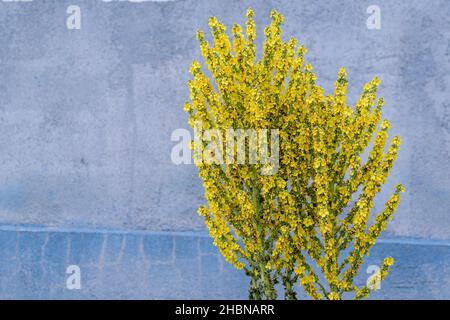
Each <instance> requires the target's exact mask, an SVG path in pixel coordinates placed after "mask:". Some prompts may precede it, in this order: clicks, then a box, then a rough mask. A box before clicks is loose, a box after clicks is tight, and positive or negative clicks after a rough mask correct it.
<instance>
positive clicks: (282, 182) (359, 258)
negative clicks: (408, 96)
mask: <svg viewBox="0 0 450 320" xmlns="http://www.w3.org/2000/svg"><path fill="white" fill-rule="evenodd" d="M253 16H254V13H253V11H252V10H251V9H249V10H248V11H247V22H246V25H245V31H244V30H243V28H242V27H241V26H240V25H234V26H233V28H232V30H231V33H232V39H231V40H230V37H229V36H228V35H227V33H226V27H225V26H224V25H223V24H222V23H221V22H219V21H218V20H217V19H216V18H215V17H212V18H211V19H210V21H209V27H210V29H211V40H210V41H208V40H207V37H206V36H205V34H204V33H203V32H202V31H199V32H198V34H197V38H198V40H199V42H200V49H201V53H202V56H203V57H204V59H205V65H206V67H207V69H208V70H209V73H210V77H208V76H207V74H206V72H205V71H203V70H202V65H201V64H200V63H199V62H198V61H194V62H193V63H192V66H191V68H190V73H191V74H192V77H193V78H192V79H191V80H190V81H189V89H190V101H189V102H187V103H186V104H185V106H184V110H185V111H186V112H188V113H189V123H190V125H191V126H193V127H194V125H195V123H198V122H201V123H202V125H203V127H204V128H205V129H217V130H219V132H226V130H227V129H229V128H233V129H236V128H239V129H279V132H280V143H279V147H280V152H279V154H280V159H279V161H280V163H279V170H278V172H277V173H276V174H274V175H262V174H260V169H261V166H262V165H261V164H234V163H233V164H220V163H212V164H211V163H208V164H207V163H201V162H196V165H197V166H198V169H199V175H200V177H201V178H202V180H203V184H204V189H205V198H206V200H207V203H208V205H206V206H202V207H201V208H200V209H199V214H200V215H201V216H203V217H204V218H205V222H206V225H207V227H208V228H209V231H210V234H211V236H212V237H213V238H214V243H215V245H217V247H218V248H219V249H220V251H221V253H222V254H223V255H224V257H225V258H226V259H227V261H229V262H230V263H232V264H234V265H235V267H236V268H239V269H242V268H244V270H245V272H246V273H247V274H248V275H249V276H250V277H251V279H252V281H251V288H250V297H251V298H268V299H271V298H275V297H276V290H274V289H273V287H274V285H275V283H276V282H277V281H279V279H281V280H282V282H283V284H284V287H285V290H286V291H285V296H286V297H288V298H295V292H294V289H293V288H292V287H293V284H294V283H295V282H299V283H300V284H301V285H302V286H303V288H304V290H305V291H306V292H307V293H308V294H309V295H310V296H312V297H313V298H314V299H322V298H327V299H341V298H342V296H343V294H344V293H346V292H354V293H355V298H358V299H359V298H363V297H366V296H367V295H368V294H369V293H370V290H369V289H368V288H366V287H363V288H357V287H356V286H355V285H354V284H353V281H354V278H355V276H356V275H357V273H358V270H359V268H360V266H361V264H362V262H363V258H364V257H365V256H366V255H368V253H369V250H370V248H371V247H372V246H373V245H374V244H375V241H376V239H377V237H378V236H379V235H380V233H381V231H383V230H384V229H385V228H386V225H387V222H388V220H389V219H390V218H391V217H392V215H393V213H394V211H395V210H396V208H397V206H398V205H399V201H400V193H401V192H403V187H402V186H401V185H399V186H397V188H396V190H395V192H394V193H393V195H392V197H391V198H390V200H389V201H388V202H387V203H386V206H385V208H384V210H383V211H382V212H381V213H380V214H378V215H377V216H376V219H375V222H374V223H373V224H370V223H369V217H370V214H371V212H372V209H373V205H374V198H375V195H376V194H377V193H379V192H380V189H381V186H382V185H383V184H384V183H385V182H386V179H387V177H388V175H389V172H390V170H391V168H392V166H393V163H394V160H395V159H396V156H397V152H398V150H399V146H400V138H399V137H394V138H393V139H392V141H391V142H390V146H389V147H388V149H387V151H386V152H385V147H386V145H387V144H388V130H389V127H390V124H389V122H388V121H387V120H381V109H382V107H383V100H382V99H381V98H379V99H377V88H378V86H379V84H380V80H379V79H378V78H374V79H373V80H372V81H370V82H369V83H367V84H366V85H365V86H364V89H363V92H362V94H361V96H360V98H359V100H358V101H357V103H356V105H355V106H354V107H351V106H349V105H348V104H347V101H346V92H347V73H346V71H345V69H343V68H342V69H341V70H340V71H339V73H338V76H337V80H336V82H335V88H334V93H333V94H332V95H326V94H325V93H324V90H323V89H322V88H321V87H320V86H318V85H317V83H316V75H315V74H314V73H313V68H312V66H311V65H309V64H305V54H306V49H305V48H304V47H303V46H298V44H297V40H296V39H293V38H292V39H289V40H288V41H287V42H285V41H283V39H282V29H281V24H282V22H283V16H282V15H281V14H279V13H278V12H276V11H272V13H271V17H272V22H271V23H270V25H269V26H268V27H266V28H265V30H264V35H265V42H264V47H263V52H262V57H261V59H260V60H257V59H256V46H255V39H256V31H255V30H256V28H255V22H254V19H253ZM380 121H381V123H380ZM373 137H374V139H373V144H372V146H371V148H370V150H369V145H370V144H371V141H372V138H373ZM200 143H201V145H200V149H201V151H202V150H205V148H206V144H205V143H203V142H200ZM363 154H367V155H368V158H367V160H366V161H365V162H363V161H362V155H363ZM347 249H349V253H348V254H347V256H346V257H342V256H341V255H342V254H343V252H344V251H345V250H347ZM346 252H347V251H346ZM392 263H393V259H392V258H387V259H386V260H385V261H384V264H383V267H382V269H381V279H384V278H385V277H386V276H387V272H388V268H389V266H390V265H392ZM313 266H314V267H313ZM320 279H321V280H320Z"/></svg>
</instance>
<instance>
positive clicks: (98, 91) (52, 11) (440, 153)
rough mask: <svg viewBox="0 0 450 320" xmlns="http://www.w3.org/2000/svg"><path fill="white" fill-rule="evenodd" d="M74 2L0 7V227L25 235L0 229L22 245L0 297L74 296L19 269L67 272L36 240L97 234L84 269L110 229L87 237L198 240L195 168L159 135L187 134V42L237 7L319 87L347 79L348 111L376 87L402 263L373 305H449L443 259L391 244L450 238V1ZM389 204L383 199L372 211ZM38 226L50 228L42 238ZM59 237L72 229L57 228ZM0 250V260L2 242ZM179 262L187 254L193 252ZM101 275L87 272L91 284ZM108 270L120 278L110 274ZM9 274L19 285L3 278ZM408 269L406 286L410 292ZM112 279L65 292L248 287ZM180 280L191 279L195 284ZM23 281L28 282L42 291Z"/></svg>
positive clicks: (193, 47)
mask: <svg viewBox="0 0 450 320" xmlns="http://www.w3.org/2000/svg"><path fill="white" fill-rule="evenodd" d="M74 2H76V3H72V1H62V0H61V1H59V0H58V1H54V0H47V1H45V0H34V1H33V2H30V3H11V2H7V3H6V2H2V1H0V150H1V152H0V181H1V183H0V223H1V224H3V225H5V226H10V227H11V226H13V225H16V224H20V225H28V226H30V227H31V228H32V230H35V231H33V232H32V233H24V236H23V237H24V238H23V239H22V238H21V237H22V235H21V233H20V232H18V231H14V232H12V231H9V232H7V231H5V230H8V228H6V229H5V230H3V231H1V230H0V237H1V238H2V239H4V241H16V240H14V239H15V238H14V237H16V236H17V237H19V240H18V241H19V242H17V243H18V244H17V245H16V247H15V248H16V249H17V248H22V249H20V250H21V251H13V256H12V257H15V258H14V259H12V260H11V261H16V262H14V263H13V262H11V263H5V262H2V265H1V267H2V268H9V270H10V272H13V273H8V272H7V271H4V272H0V280H2V281H6V280H8V282H7V283H8V284H5V283H4V282H3V283H1V282H0V284H1V285H2V286H3V287H2V288H5V286H9V287H8V288H9V289H8V290H7V289H2V291H0V296H2V297H23V296H27V294H29V295H30V296H34V297H38V296H40V295H41V294H42V295H43V296H45V297H49V296H52V293H51V292H54V294H53V296H54V297H68V296H67V295H70V294H73V293H67V292H66V293H61V292H60V291H57V290H59V289H58V288H57V287H52V286H53V283H54V282H55V281H56V283H58V286H63V284H61V281H63V279H62V278H61V279H59V278H58V279H59V280H55V279H52V280H49V279H47V280H46V281H47V282H45V280H44V279H45V278H44V275H43V274H41V273H39V271H36V270H35V269H34V268H31V269H30V268H29V266H30V265H31V264H35V265H38V266H43V268H44V267H45V266H47V265H48V266H54V267H56V268H57V270H58V271H55V272H57V274H58V275H59V276H60V277H63V274H62V275H61V274H60V273H59V272H61V269H62V268H63V265H64V264H65V263H70V261H68V260H67V261H66V260H64V258H63V257H62V256H61V255H59V254H56V253H55V257H54V259H55V261H56V262H55V264H54V265H52V264H51V263H48V264H47V260H45V259H47V258H45V257H44V256H39V257H37V256H36V255H40V254H41V253H42V252H44V253H45V252H46V251H45V250H46V249H45V248H46V245H43V244H45V243H47V242H46V241H48V243H51V241H52V239H53V237H57V238H58V237H60V238H61V239H62V241H69V240H67V239H68V238H70V237H72V236H73V237H81V238H83V237H87V238H89V237H91V235H92V234H97V235H96V236H95V237H98V239H97V240H98V241H97V240H93V241H94V242H92V243H91V242H89V241H88V242H86V243H84V245H83V248H84V249H83V250H84V251H85V252H86V254H87V255H91V254H92V255H93V256H95V257H97V256H96V254H97V253H95V252H97V251H96V250H97V245H99V243H100V242H102V241H104V240H102V239H103V235H104V234H105V233H107V232H106V231H96V230H97V228H102V229H105V230H108V229H112V228H113V229H120V230H124V231H123V232H125V233H126V232H131V233H133V232H135V231H133V230H136V229H143V230H149V231H158V232H160V231H191V232H192V231H195V232H197V231H198V232H200V233H202V232H203V230H204V228H203V222H202V220H201V219H200V218H199V217H197V215H196V209H197V207H198V205H199V203H201V202H202V187H201V184H200V181H199V179H198V178H197V171H196V169H195V167H193V166H189V165H181V166H176V165H174V164H173V163H172V162H171V160H170V151H171V148H172V146H173V145H174V143H173V142H171V141H170V134H171V133H172V131H173V130H174V129H177V128H187V127H188V126H187V123H186V122H187V117H186V115H185V114H184V113H183V111H182V105H183V103H184V101H186V100H187V99H188V92H187V88H186V81H187V80H188V78H189V75H188V72H187V71H188V68H189V65H190V62H191V60H192V59H194V58H197V59H198V58H199V50H198V47H197V42H196V40H195V32H196V30H197V29H198V28H203V29H206V28H207V21H208V17H209V16H211V15H216V16H217V17H218V18H219V19H221V20H223V22H225V24H226V25H228V26H231V24H232V23H235V22H238V23H243V22H244V21H245V10H246V8H247V7H248V6H252V7H253V8H254V10H255V13H256V17H255V18H256V23H257V31H258V34H259V37H258V44H259V45H260V44H261V43H262V36H261V35H262V30H263V27H264V26H265V25H266V24H267V23H268V22H269V20H270V19H269V12H270V10H271V9H273V8H275V9H277V10H279V11H280V12H281V13H283V14H284V15H285V24H284V30H285V35H286V38H287V37H289V36H295V37H297V38H298V39H299V40H300V42H301V43H303V44H305V46H306V47H307V48H308V49H309V53H308V60H309V62H311V63H312V64H313V65H314V66H315V70H316V72H317V73H318V76H319V81H320V83H321V84H322V85H323V86H324V87H325V88H326V89H327V90H331V89H332V87H333V82H334V79H335V78H336V74H337V72H338V69H339V68H340V67H341V66H345V67H347V70H348V72H349V80H350V89H349V91H350V92H349V93H350V101H352V102H354V101H355V100H356V99H357V96H358V94H359V93H360V92H361V88H362V85H363V84H364V83H365V82H367V81H369V80H370V79H371V78H372V77H373V76H374V75H378V76H379V77H380V78H381V80H382V86H381V94H382V95H383V96H384V98H385V101H386V111H385V115H386V116H387V117H388V118H389V119H391V120H392V122H393V130H392V131H393V133H395V134H400V135H401V136H402V137H403V141H404V143H403V146H402V149H401V152H400V155H399V160H398V162H397V163H396V166H395V167H394V169H393V174H392V177H391V178H390V179H389V182H388V185H387V188H386V189H385V190H386V191H387V192H389V191H390V190H392V187H393V185H394V184H395V183H398V182H403V183H404V184H405V186H406V189H407V192H406V193H405V195H404V197H403V200H402V204H401V206H400V208H399V210H398V213H397V215H396V217H395V219H394V221H393V222H392V224H391V226H390V227H389V232H388V235H389V237H391V238H392V239H394V242H395V241H399V244H396V245H394V244H393V245H392V246H394V247H392V248H393V250H394V251H395V252H397V254H398V255H399V257H400V262H401V263H400V266H399V267H398V268H400V269H399V270H401V271H397V272H398V273H397V276H396V277H398V278H397V279H398V280H397V285H396V284H395V283H394V284H386V286H391V287H389V288H392V290H391V289H389V290H391V291H388V292H387V293H380V294H385V296H380V297H408V296H409V297H415V298H417V297H420V296H421V294H422V296H423V297H439V296H445V297H447V298H448V297H449V293H448V289H444V287H445V286H447V287H448V285H449V283H450V278H449V275H448V265H449V259H448V248H449V247H448V246H446V245H443V246H439V248H437V249H436V247H435V246H431V245H427V244H428V242H423V246H425V247H423V246H422V245H419V244H420V243H422V242H420V241H421V240H420V241H419V242H417V243H416V245H413V244H411V245H406V244H405V243H404V242H402V241H403V240H402V239H403V238H418V239H422V240H423V241H426V240H429V239H435V240H443V241H447V240H450V219H449V218H448V217H449V209H448V208H449V207H450V197H449V195H450V161H449V159H450V101H449V88H450V76H449V75H450V19H449V17H450V3H449V2H448V1H446V0H435V1H420V0H416V1H400V0H398V1H388V0H377V1H352V0H345V1H332V0H329V1H306V0H301V1H300V0H297V1H295V0H293V1H238V0H233V1H231V0H226V1H225V0H184V1H182V0H178V1H143V2H141V3H128V2H126V1H125V2H124V1H121V2H118V1H115V2H114V1H112V2H103V1H96V0H78V1H74ZM71 4H76V5H79V6H80V8H81V29H80V30H68V29H67V28H66V18H67V17H68V14H67V13H66V9H67V7H68V6H69V5H71ZM371 4H376V5H378V6H379V7H380V9H381V29H380V30H369V29H368V28H367V27H366V19H367V18H368V16H369V14H367V13H366V9H367V7H368V6H369V5H371ZM259 48H261V47H260V46H259ZM386 196H387V194H386V195H385V196H381V197H380V199H379V202H378V203H377V205H376V207H377V208H378V209H380V208H381V206H382V203H383V201H384V200H386ZM39 226H47V227H52V231H51V233H48V232H47V231H45V229H40V227H39ZM11 228H13V227H11ZM64 228H65V229H67V228H69V229H70V230H73V231H71V232H69V233H68V232H63V231H62V230H64ZM85 229H90V230H91V231H89V232H85ZM14 230H15V229H14ZM36 230H37V231H36ZM39 230H41V231H39ZM58 230H60V231H58ZM127 230H128V231H127ZM58 232H61V234H58ZM68 234H70V237H69V236H68ZM86 234H87V235H86ZM145 234H147V233H145ZM149 234H151V235H152V236H151V237H153V238H151V239H155V240H154V241H155V244H154V246H158V243H159V242H158V241H164V240H161V239H164V237H165V233H149ZM156 235H159V236H156ZM29 236H32V237H33V238H32V239H29V238H28V237H29ZM34 237H36V238H34ZM111 237H112V238H115V237H116V236H114V235H112V236H111ZM130 237H131V236H130ZM158 237H160V238H161V239H159V238H158ZM174 237H177V236H174ZM11 239H12V240H11ZM20 239H22V240H20ZM26 239H29V243H28V244H27V242H26V241H27V240H26ZM83 239H84V238H83ZM108 239H109V238H108ZM35 240H36V241H37V242H35ZM38 240H39V241H38ZM42 241H44V242H42ZM83 241H84V240H83ZM108 241H109V240H108ZM133 241H134V240H133ZM139 241H140V240H139ZM0 243H2V242H1V241H0ZM14 243H16V242H14ZM37 243H39V245H37ZM102 243H103V242H102ZM20 244H21V245H20ZM41 244H42V246H41ZM408 248H412V249H408ZM423 248H429V249H426V250H424V249H423ZM44 249H45V250H44ZM388 249H391V247H390V246H389V245H381V247H377V248H376V250H380V251H379V252H384V250H386V254H389V250H388ZM0 250H6V249H4V248H2V245H1V244H0ZM17 250H19V249H17ZM55 250H56V249H55ZM58 250H62V251H58ZM58 250H56V251H55V252H59V253H61V254H62V255H64V256H65V255H66V254H69V253H68V252H69V251H65V250H66V248H65V247H64V248H61V249H58ZM67 250H68V249H67ZM79 250H81V249H79ZM83 250H82V251H83ZM117 250H118V251H117V252H123V251H121V250H122V249H119V248H118V247H117ZM408 250H409V251H408ZM8 252H9V251H8ZM91 252H94V253H91ZM117 252H115V253H116V254H117ZM186 252H187V254H192V256H193V257H196V254H197V253H196V251H195V250H194V251H192V250H191V251H189V250H187V251H186ZM3 254H5V255H6V254H7V253H5V252H4V253H3ZM130 257H134V258H133V259H135V263H136V264H137V266H138V267H136V268H138V269H139V270H140V271H139V274H140V275H141V276H143V274H146V275H148V272H147V269H148V268H150V266H151V262H150V263H147V262H148V261H147V262H145V260H142V259H141V260H139V259H140V258H139V252H135V253H134V255H133V254H132V255H130ZM422 257H423V259H424V260H423V262H420V263H419V262H417V265H416V266H415V267H414V263H415V262H414V261H415V260H417V259H422ZM1 258H2V256H0V260H3V259H1ZM20 259H22V260H24V261H22V262H20V261H21V260H20ZM48 259H52V258H48ZM129 259H131V260H132V258H129ZM195 259H197V258H195ZM5 261H6V260H5ZM7 261H9V260H7ZM139 261H141V262H142V261H144V262H142V264H140V263H141V262H139ZM198 261H199V260H198ZM420 261H422V260H420ZM15 263H17V264H15ZM221 263H222V262H221ZM378 263H379V262H378ZM421 266H422V267H421ZM172 267H173V268H175V267H174V266H173V265H172ZM172 267H171V268H172ZM27 268H28V269H27ZM51 268H53V267H51ZM51 268H50V269H49V270H47V271H49V272H51V270H52V269H51ZM98 268H99V267H98V266H97V265H95V266H94V268H93V269H92V270H95V271H93V272H97V271H98ZM118 268H126V267H124V266H122V265H121V264H119V265H118ZM142 268H144V269H145V268H147V269H145V270H144V269H142ZM208 268H209V267H208ZM211 268H212V269H211V270H216V269H214V268H216V267H212V266H211ZM141 269H142V270H143V271H142V270H141ZM43 270H46V269H43ZM205 270H206V269H205ZM208 270H209V269H208ZM420 270H421V271H420ZM439 270H440V271H439ZM16 271H17V272H19V273H18V275H17V277H18V278H14V277H13V276H12V275H13V274H15V273H14V272H16ZM183 272H184V271H183ZM186 272H187V271H186ZM211 272H212V273H215V271H211ZM411 272H412V273H414V274H417V275H415V277H416V278H417V277H418V279H419V280H417V281H416V282H414V281H412V282H411V281H409V280H408V279H409V277H410V274H411ZM88 274H90V272H88ZM112 274H114V275H115V276H111V277H112V278H110V279H113V280H114V281H117V283H118V285H117V286H113V285H112V284H110V283H106V284H105V282H104V281H103V280H99V279H100V278H98V276H97V275H93V276H92V279H93V282H92V283H101V284H102V286H103V287H104V288H105V289H104V290H103V289H99V288H100V287H95V288H93V289H89V290H87V291H83V292H78V293H77V294H78V295H79V296H83V297H89V296H92V297H110V296H112V295H114V294H116V295H117V296H119V297H120V296H123V297H141V298H145V297H174V296H173V294H175V293H173V292H176V295H177V297H182V296H183V293H185V294H184V297H207V296H208V294H210V296H211V297H213V296H214V297H215V296H216V297H230V298H233V297H236V298H239V297H245V296H246V292H245V286H246V283H245V285H242V286H241V287H239V283H238V284H236V287H234V286H235V285H234V284H233V283H234V282H232V281H230V282H226V283H224V285H226V284H230V287H226V288H224V289H223V291H215V289H214V288H213V287H209V288H205V287H204V288H203V289H202V290H200V289H199V290H200V291H198V292H197V291H196V292H197V293H191V294H189V293H188V292H187V291H183V290H186V288H190V286H188V285H186V286H185V287H179V291H177V290H175V289H174V290H171V291H167V292H166V291H158V290H156V289H155V287H154V286H153V287H152V285H151V282H149V283H150V284H148V283H147V282H144V283H146V284H145V285H144V287H142V288H141V289H139V290H137V291H136V294H135V295H134V296H133V290H132V289H130V287H127V286H126V284H127V281H128V280H124V279H125V278H121V277H122V276H121V275H123V273H121V272H116V273H114V272H113V273H112ZM186 274H187V276H186V277H188V278H189V277H190V276H189V274H193V273H189V272H187V273H186ZM205 274H206V271H205V272H204V273H203V274H202V276H203V275H205ZM9 275H11V277H10V276H9ZM90 277H91V276H90ZM136 277H137V278H136V279H138V280H139V281H138V282H136V283H137V284H139V283H141V281H140V280H142V279H143V278H140V276H136ZM155 277H156V278H159V279H163V280H161V281H168V279H169V278H170V277H169V276H168V274H164V273H163V269H161V270H160V271H158V273H156V275H155ZM12 279H16V280H14V281H13V280H12ZM30 279H40V280H39V281H41V282H38V283H40V285H35V284H34V282H33V281H31V280H30ZM164 279H165V280H164ZM394 279H395V277H394ZM60 280H61V281H60ZM88 283H89V282H88ZM241 283H242V281H241ZM147 285H148V286H147ZM11 286H12V287H11ZM14 286H16V287H14ZM145 286H147V287H145ZM181 286H183V285H181ZM42 287H43V288H47V289H42V290H44V291H43V292H41V291H39V289H38V288H42ZM48 288H54V289H51V290H54V291H48V290H50V289H48ZM127 288H128V289H127ZM169 288H171V287H170V286H169ZM174 288H175V287H174ZM183 288H184V289H183ZM195 288H197V289H198V288H200V287H198V286H197V287H195ZM230 288H231V289H230ZM197 289H196V290H197ZM45 290H47V291H45ZM55 290H56V291H55ZM102 290H103V291H102ZM111 290H112V291H111ZM114 290H115V291H114ZM161 290H162V289H161ZM445 290H447V291H445ZM58 292H59V293H58ZM158 292H160V293H158ZM164 292H165V293H164ZM232 292H235V295H234V293H233V294H232ZM74 297H76V296H74Z"/></svg>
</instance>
